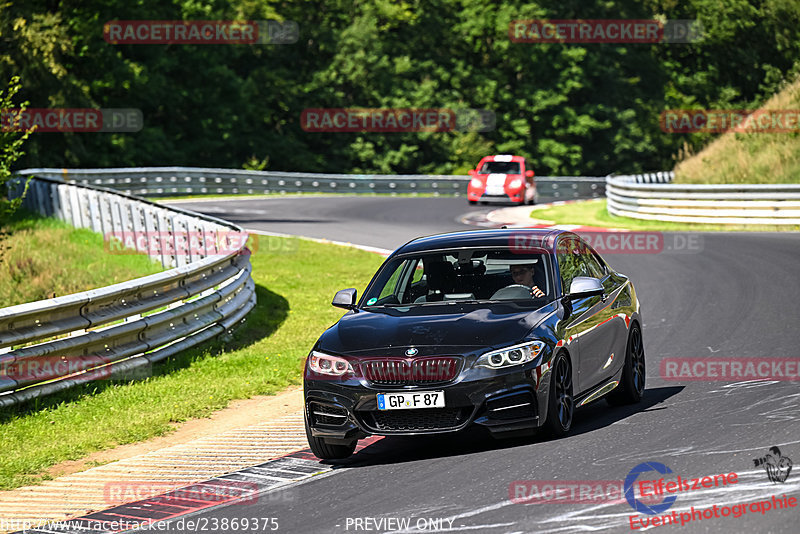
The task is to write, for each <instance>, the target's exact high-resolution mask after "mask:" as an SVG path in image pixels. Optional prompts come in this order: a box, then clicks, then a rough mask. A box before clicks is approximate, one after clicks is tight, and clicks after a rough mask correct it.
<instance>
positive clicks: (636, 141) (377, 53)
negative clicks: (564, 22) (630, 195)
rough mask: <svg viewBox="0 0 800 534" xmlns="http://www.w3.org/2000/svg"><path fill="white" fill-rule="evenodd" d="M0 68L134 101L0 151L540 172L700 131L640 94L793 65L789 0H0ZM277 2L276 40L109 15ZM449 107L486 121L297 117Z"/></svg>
mask: <svg viewBox="0 0 800 534" xmlns="http://www.w3.org/2000/svg"><path fill="white" fill-rule="evenodd" d="M0 2H4V3H0V10H1V11H0V42H2V43H3V46H2V48H0V73H2V78H0V80H8V79H9V78H10V77H11V76H13V75H19V76H20V77H21V79H22V84H23V90H22V92H21V93H20V97H21V98H22V99H24V100H28V101H29V102H30V107H32V108H47V107H68V108H85V107H98V108H138V109H141V111H142V113H143V116H144V128H143V129H142V130H141V131H139V132H137V133H42V132H40V133H36V134H34V135H33V136H32V137H31V139H30V140H29V141H28V145H27V146H26V150H27V152H28V154H27V155H26V156H25V157H24V158H23V159H22V160H20V161H19V162H18V163H17V166H18V167H21V166H24V167H39V166H52V167H108V166H132V165H194V166H216V167H242V166H248V167H250V168H253V167H255V168H267V169H271V170H295V171H301V170H302V171H328V172H366V171H375V172H398V173H416V172H436V173H455V172H464V171H465V170H466V169H467V168H469V167H471V166H472V165H474V164H475V163H476V162H477V161H478V159H479V158H480V157H481V156H483V155H486V154H489V153H516V154H520V155H524V156H527V157H529V158H530V159H531V160H532V161H533V163H534V166H535V168H536V170H537V174H540V175H558V174H562V175H573V174H583V175H604V174H607V173H611V172H634V171H641V170H661V169H664V168H671V167H672V165H673V164H674V158H675V157H676V155H678V154H685V153H687V152H692V151H696V150H697V148H699V147H700V146H702V145H703V144H705V142H707V140H708V137H707V136H704V135H702V134H692V135H678V134H668V133H664V132H662V130H661V128H660V126H659V113H660V112H661V111H662V110H664V109H675V108H685V107H707V108H735V107H738V108H745V107H749V106H753V105H756V104H758V103H760V102H762V101H764V100H765V98H766V97H768V96H769V95H770V94H772V93H774V92H775V91H776V90H778V89H779V88H780V87H781V86H782V85H783V84H784V83H785V82H786V81H787V80H791V79H793V78H794V76H795V75H796V74H797V72H798V58H800V3H798V2H797V1H796V0H724V1H722V0H687V1H681V2H679V1H677V0H645V1H641V0H597V1H595V2H592V3H589V2H586V1H584V0H537V1H535V2H526V1H510V0H503V1H497V2H487V1H486V0H406V1H403V0H367V1H360V0H295V1H283V2H278V1H270V0H231V1H230V2H223V1H221V0H136V1H133V2H132V1H130V0H61V1H52V0H0ZM534 18H550V19H574V18H583V19H652V18H662V19H663V18H666V19H698V20H699V21H700V22H701V24H702V26H703V28H704V30H705V35H704V38H703V40H702V41H700V42H697V43H693V44H586V45H579V44H523V43H513V42H511V41H510V39H509V37H508V27H509V23H510V22H511V21H512V20H516V19H534ZM143 19H155V20H182V19H188V20H215V19H219V20H244V19H255V20H264V19H281V20H293V21H296V22H297V23H298V24H299V28H300V39H299V41H298V42H296V43H294V44H284V45H208V44H205V45H156V44H149V45H130V44H126V45H119V44H118V45H114V44H110V43H108V42H106V41H105V40H104V39H103V25H104V23H106V22H108V21H112V20H143ZM324 107H333V108H347V107H371V108H385V107H423V108H426V107H454V108H482V109H488V110H492V111H494V112H495V113H496V120H497V126H496V129H494V130H493V131H490V132H483V133H478V132H448V133H429V132H428V133H419V132H416V133H415V132H410V133H311V132H306V131H303V130H302V129H301V127H300V125H299V119H300V115H301V113H302V111H303V110H304V109H306V108H324Z"/></svg>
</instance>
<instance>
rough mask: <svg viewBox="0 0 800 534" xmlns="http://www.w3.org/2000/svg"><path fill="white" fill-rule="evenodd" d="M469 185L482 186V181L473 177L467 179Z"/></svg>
mask: <svg viewBox="0 0 800 534" xmlns="http://www.w3.org/2000/svg"><path fill="white" fill-rule="evenodd" d="M469 185H470V186H472V187H483V182H481V181H480V180H478V179H477V178H473V179H472V180H470V181H469Z"/></svg>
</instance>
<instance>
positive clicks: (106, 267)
mask: <svg viewBox="0 0 800 534" xmlns="http://www.w3.org/2000/svg"><path fill="white" fill-rule="evenodd" d="M106 250H107V249H106V248H104V244H103V236H101V235H100V234H96V233H94V232H92V231H90V230H85V229H75V228H73V227H72V226H70V225H68V224H67V223H64V222H61V221H59V220H56V219H47V218H43V217H40V216H38V215H35V214H32V213H30V212H25V211H20V212H18V213H17V214H16V215H15V216H14V218H13V219H12V220H11V221H10V223H8V224H6V225H5V226H4V227H3V229H2V232H0V308H3V307H6V306H12V305H14V304H22V303H24V302H32V301H35V300H41V299H46V298H51V297H53V296H61V295H68V294H70V293H77V292H80V291H86V290H88V289H94V288H98V287H103V286H107V285H111V284H114V283H117V282H124V281H125V280H131V279H133V278H138V277H140V276H146V275H148V274H153V273H157V272H159V271H162V270H163V269H162V267H161V264H159V263H155V262H153V261H152V260H150V258H148V257H147V256H144V255H139V254H109V253H107V252H106Z"/></svg>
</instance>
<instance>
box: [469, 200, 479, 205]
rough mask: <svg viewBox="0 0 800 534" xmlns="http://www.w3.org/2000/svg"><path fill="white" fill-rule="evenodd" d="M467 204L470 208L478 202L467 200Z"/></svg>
mask: <svg viewBox="0 0 800 534" xmlns="http://www.w3.org/2000/svg"><path fill="white" fill-rule="evenodd" d="M467 202H469V205H470V206H474V205H475V204H477V203H478V201H477V200H468V201H467Z"/></svg>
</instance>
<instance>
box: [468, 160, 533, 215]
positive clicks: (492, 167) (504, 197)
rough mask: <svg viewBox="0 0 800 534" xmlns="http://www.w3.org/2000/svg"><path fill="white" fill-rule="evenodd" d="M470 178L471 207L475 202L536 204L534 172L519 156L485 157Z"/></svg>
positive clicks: (470, 172)
mask: <svg viewBox="0 0 800 534" xmlns="http://www.w3.org/2000/svg"><path fill="white" fill-rule="evenodd" d="M469 175H470V176H471V177H472V179H471V180H470V181H469V185H468V186H467V200H468V201H469V203H470V204H475V203H477V202H478V201H481V202H498V201H499V202H513V203H515V204H533V203H534V202H535V201H536V183H535V182H534V181H533V170H531V169H528V168H527V164H526V163H525V158H523V157H522V156H511V155H507V154H501V155H498V156H486V157H485V158H483V159H482V160H481V161H480V163H478V166H477V167H476V168H475V169H473V170H471V171H469Z"/></svg>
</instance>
